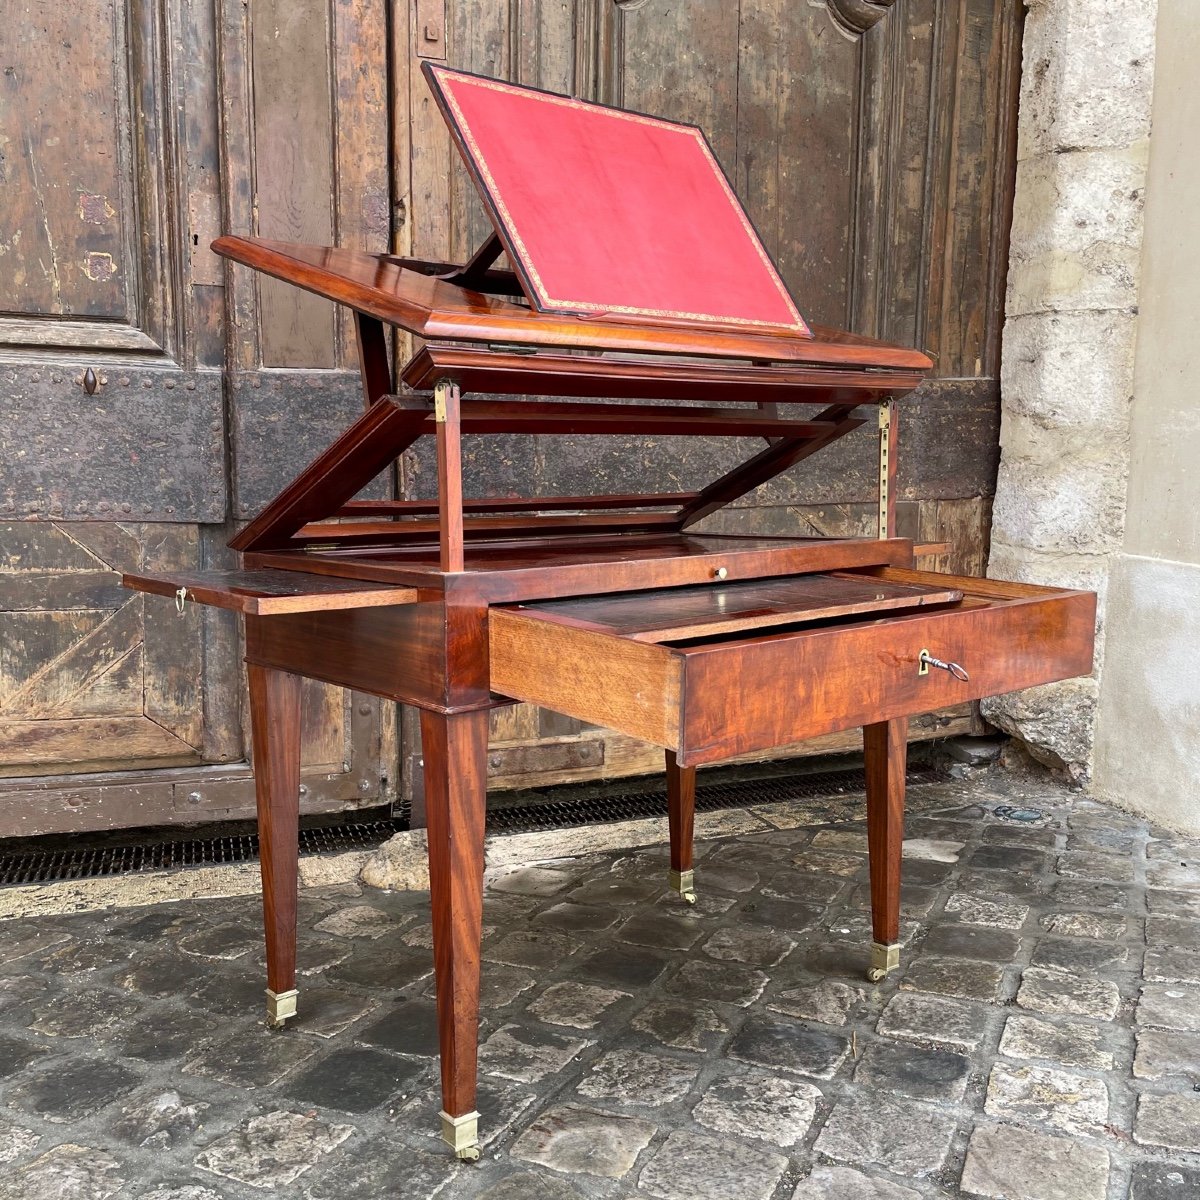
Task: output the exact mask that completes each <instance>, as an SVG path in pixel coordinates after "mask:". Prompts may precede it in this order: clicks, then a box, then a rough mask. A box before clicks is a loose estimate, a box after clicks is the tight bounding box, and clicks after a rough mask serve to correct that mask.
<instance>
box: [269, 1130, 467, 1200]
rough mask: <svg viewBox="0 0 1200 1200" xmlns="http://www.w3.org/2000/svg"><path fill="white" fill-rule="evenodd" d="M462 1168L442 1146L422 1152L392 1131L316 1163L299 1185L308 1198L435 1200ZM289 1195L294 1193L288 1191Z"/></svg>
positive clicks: (449, 1188)
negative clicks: (411, 1148)
mask: <svg viewBox="0 0 1200 1200" xmlns="http://www.w3.org/2000/svg"><path fill="white" fill-rule="evenodd" d="M460 1169H462V1170H464V1171H465V1170H469V1169H470V1168H463V1164H462V1163H460V1162H459V1161H458V1160H457V1159H455V1158H451V1157H450V1156H448V1155H447V1154H446V1153H445V1151H444V1150H440V1151H439V1152H437V1153H435V1154H422V1153H420V1152H418V1151H414V1150H410V1149H409V1148H408V1147H407V1146H404V1145H401V1144H399V1143H398V1141H397V1139H396V1137H395V1135H394V1134H392V1133H391V1132H390V1131H389V1132H388V1133H386V1134H384V1135H383V1136H382V1137H373V1138H370V1139H366V1140H362V1139H360V1140H356V1141H355V1142H354V1143H352V1146H351V1147H347V1149H346V1151H345V1152H344V1153H343V1154H339V1155H338V1156H337V1157H336V1158H335V1159H333V1160H332V1161H327V1162H325V1163H323V1164H320V1165H319V1166H318V1167H316V1168H315V1169H314V1171H313V1173H312V1175H311V1176H310V1177H309V1178H307V1179H305V1180H304V1182H303V1184H302V1185H301V1186H302V1187H303V1188H304V1192H303V1195H304V1200H382V1198H383V1197H395V1198H396V1200H401V1197H402V1198H403V1200H433V1197H434V1196H438V1195H446V1194H447V1192H450V1191H452V1190H453V1187H452V1186H447V1185H450V1184H452V1181H453V1179H454V1176H455V1174H456V1173H457V1172H458V1171H459V1170H460ZM284 1195H286V1196H288V1198H289V1200H291V1197H292V1196H293V1195H295V1193H287V1192H285V1193H284Z"/></svg>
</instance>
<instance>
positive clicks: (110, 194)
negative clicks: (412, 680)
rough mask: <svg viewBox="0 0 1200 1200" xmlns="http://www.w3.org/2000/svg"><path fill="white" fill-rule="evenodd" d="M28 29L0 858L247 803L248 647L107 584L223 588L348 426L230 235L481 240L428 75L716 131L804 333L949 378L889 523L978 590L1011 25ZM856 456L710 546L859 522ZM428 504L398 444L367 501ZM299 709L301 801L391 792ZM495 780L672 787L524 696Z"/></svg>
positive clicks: (659, 455) (906, 465) (911, 0)
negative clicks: (916, 348)
mask: <svg viewBox="0 0 1200 1200" xmlns="http://www.w3.org/2000/svg"><path fill="white" fill-rule="evenodd" d="M19 9H20V12H19V14H18V16H17V19H16V23H17V24H19V25H20V28H21V30H22V33H21V36H19V37H13V36H8V37H5V38H3V39H0V199H2V200H3V204H2V205H0V462H2V464H3V474H2V477H0V836H3V835H6V834H13V833H36V832H46V831H51V830H64V829H81V828H95V827H111V826H114V825H118V826H120V825H125V826H131V825H154V824H162V823H166V822H173V821H175V822H178V821H196V820H204V819H215V818H221V817H226V816H231V815H246V814H248V813H249V812H250V811H251V803H252V791H251V786H250V776H249V769H248V766H247V764H246V761H245V759H246V754H247V749H248V742H249V739H248V738H247V737H246V734H245V730H244V718H243V712H244V706H243V704H242V703H241V699H240V697H241V687H240V684H239V681H240V672H241V667H240V659H241V653H240V646H239V642H238V635H237V630H236V625H235V623H234V622H233V621H232V620H231V619H229V618H228V617H227V616H226V615H225V614H221V613H217V612H213V611H208V610H206V611H205V612H203V613H201V612H199V611H196V610H192V609H189V610H188V612H187V613H186V615H184V616H182V617H180V616H177V615H176V614H175V613H174V611H173V610H172V609H171V607H170V606H169V605H168V604H165V603H161V602H157V601H154V600H151V599H143V598H142V597H141V596H130V595H129V594H127V593H125V592H123V591H122V590H121V589H120V588H119V587H118V586H117V585H116V575H117V572H118V571H120V570H121V569H122V568H126V567H130V566H136V565H146V566H149V565H151V564H153V565H156V566H162V567H169V566H172V565H179V566H184V565H209V564H211V565H220V564H222V563H223V562H224V561H225V559H226V557H227V552H226V551H225V549H224V547H225V543H226V540H227V539H228V537H229V535H230V533H231V531H232V529H233V528H234V527H235V526H236V524H237V523H238V522H239V521H243V520H245V519H247V518H248V517H250V516H252V515H253V514H254V513H255V512H256V511H257V510H258V509H259V508H260V507H261V505H262V504H263V503H265V501H266V500H267V499H269V498H270V497H271V496H272V495H273V494H274V493H275V492H276V491H277V490H278V489H279V488H280V487H281V486H282V485H283V483H284V482H285V481H286V480H287V479H288V478H289V477H290V476H291V475H292V474H294V472H295V471H296V470H297V469H298V468H299V467H300V466H301V465H303V463H304V462H306V461H307V460H308V459H309V458H310V457H311V456H312V454H313V453H314V452H315V451H316V450H317V449H318V448H320V447H321V446H322V445H324V444H325V443H327V442H328V441H329V440H330V439H331V438H332V436H333V434H334V433H335V432H337V431H338V430H340V429H341V428H343V427H344V426H345V425H346V424H347V423H348V421H349V419H350V417H351V415H352V414H353V412H354V411H355V410H356V409H357V407H358V405H359V403H360V401H359V393H358V385H357V382H356V379H355V376H354V369H355V362H354V347H353V339H352V336H351V329H350V328H349V326H348V325H347V323H346V322H345V320H344V318H343V317H341V316H339V315H338V314H337V313H336V312H335V311H334V309H333V308H332V307H331V306H330V305H328V304H327V303H325V302H322V301H320V300H317V299H315V298H312V297H308V296H305V295H302V294H300V293H297V292H295V291H291V290H289V289H286V288H284V287H282V286H276V285H274V284H272V283H271V282H269V281H266V280H261V279H255V278H254V277H253V276H252V275H251V274H250V273H249V272H247V271H243V270H240V269H236V270H229V269H228V268H227V267H226V266H225V264H223V263H221V262H220V261H218V260H217V259H216V258H215V257H214V256H213V255H212V254H211V252H210V251H209V250H208V243H209V241H210V240H211V238H212V237H213V236H214V235H215V234H216V233H217V232H219V231H221V230H228V231H231V232H234V233H256V234H260V235H263V236H267V237H278V238H284V239H294V240H304V241H313V242H338V243H341V244H343V245H348V246H359V247H362V248H364V249H369V250H381V249H385V248H386V247H387V246H388V245H389V243H390V244H391V246H392V247H393V249H394V250H396V251H397V252H400V253H405V252H412V253H416V254H419V255H423V256H429V257H441V256H450V257H459V258H461V257H462V256H463V255H465V254H466V253H468V252H469V251H470V250H471V249H473V248H474V247H475V246H476V245H477V244H478V242H479V241H480V240H481V238H482V236H483V234H484V232H485V224H484V217H483V214H482V211H481V209H480V208H479V206H478V204H477V202H476V200H475V198H474V193H473V191H472V189H471V188H470V186H469V184H468V182H467V179H466V176H465V174H464V173H463V171H462V170H461V168H460V166H459V164H458V162H457V160H456V157H455V155H454V154H453V152H452V148H451V146H450V143H449V139H448V137H447V135H446V132H445V129H444V126H443V124H442V121H441V118H440V117H439V116H438V114H437V112H436V110H435V108H434V105H433V103H432V101H431V100H430V98H429V96H428V94H427V92H426V89H425V84H424V82H423V80H422V78H421V76H420V73H419V70H418V67H419V63H420V59H421V57H422V56H434V57H440V58H445V59H446V61H448V62H450V63H451V64H453V65H457V66H462V67H467V68H469V69H473V70H478V71H483V72H485V73H489V74H495V75H500V76H504V77H507V78H510V79H515V80H519V81H522V82H527V83H533V84H537V85H540V86H543V87H547V88H550V89H553V90H557V91H563V92H573V93H575V94H576V95H579V96H583V97H588V98H592V99H599V100H603V101H607V102H611V103H617V104H622V105H626V106H629V107H632V108H640V109H643V110H645V111H649V112H654V113H660V114H664V115H668V116H674V117H678V118H682V119H685V120H692V121H696V122H698V123H699V124H700V125H702V126H703V127H704V128H705V129H706V130H707V131H708V134H709V136H710V138H711V139H712V142H713V145H714V147H715V148H716V151H717V154H718V155H719V157H720V158H721V160H722V162H723V163H724V165H725V167H726V170H727V171H728V173H729V175H730V177H731V178H732V179H733V181H734V184H735V186H736V188H737V190H738V192H739V193H740V194H741V195H742V196H743V198H744V199H745V201H746V203H747V205H748V207H749V210H750V212H751V214H752V216H753V218H754V220H755V221H756V223H757V224H758V226H759V228H760V229H761V230H762V232H763V234H764V237H765V238H766V241H767V243H768V245H769V246H770V248H771V249H772V251H773V252H774V253H775V255H776V256H777V258H778V259H779V262H780V265H781V266H782V268H783V271H784V274H785V276H786V277H787V279H788V281H789V283H790V285H791V287H792V289H793V291H794V293H795V295H796V298H797V300H798V302H799V304H800V308H801V311H802V312H804V314H805V315H806V316H807V317H809V318H810V319H813V320H816V321H823V322H828V323H831V324H840V325H846V326H849V327H850V328H853V329H857V330H860V331H862V332H866V333H876V334H879V335H880V336H884V337H888V338H892V339H894V340H897V341H901V342H906V343H912V344H915V345H920V346H923V347H925V348H927V349H928V350H930V351H932V352H933V353H934V354H936V355H937V360H938V365H939V373H940V376H941V378H940V379H938V380H937V381H935V382H933V383H931V384H930V385H929V386H928V387H926V388H925V389H923V390H922V393H921V395H920V397H919V398H918V399H917V400H916V401H914V402H913V403H912V404H909V405H907V406H906V409H905V423H904V426H903V432H902V437H901V446H902V449H903V454H902V463H903V468H902V474H901V481H900V482H901V487H902V496H903V499H902V502H901V505H900V516H901V522H902V531H903V532H910V533H912V534H914V535H919V536H920V537H922V538H930V539H937V538H941V537H949V538H952V539H953V540H954V541H955V542H956V545H957V550H956V554H955V556H954V558H953V561H952V563H951V565H954V566H961V567H966V568H975V569H977V568H980V567H981V566H982V564H983V561H984V553H985V549H986V546H985V543H986V531H987V521H988V503H989V500H988V497H989V496H990V494H991V488H992V480H993V476H994V470H995V459H996V453H997V421H998V418H997V412H998V403H997V383H996V373H997V363H998V356H997V343H998V327H999V313H1000V297H1001V294H1002V285H1003V268H1004V246H1005V232H1006V229H1007V223H1008V222H1007V197H1008V195H1009V189H1010V182H1011V173H1012V157H1013V146H1012V133H1011V130H1012V124H1013V123H1012V120H1011V118H1012V115H1013V109H1014V105H1015V96H1016V86H1015V85H1016V78H1017V71H1018V70H1019V35H1020V5H1019V3H1018V0H895V3H891V2H890V0H808V2H806V3H798V2H796V0H686V2H681V0H625V2H621V0H555V2H554V3H551V2H550V0H391V3H390V4H387V3H384V2H383V0H251V2H250V3H246V2H245V0H80V2H79V3H77V4H73V5H63V4H52V3H50V2H49V0H23V2H22V3H21V4H20V5H19ZM14 27H15V26H14ZM402 349H403V348H402ZM868 443H869V435H868V434H865V433H864V434H863V435H862V437H861V438H860V439H859V440H858V441H857V442H855V441H853V440H852V439H846V443H845V444H844V446H840V447H839V448H838V449H836V450H833V451H830V452H827V456H821V457H818V458H816V459H813V460H812V461H811V462H810V463H809V464H806V465H805V468H801V469H798V470H797V471H795V472H792V473H791V474H790V475H789V476H788V477H787V478H786V479H783V480H780V481H777V482H775V483H772V484H771V485H769V487H767V488H765V489H763V491H762V492H761V493H760V494H758V495H757V496H755V497H752V498H751V502H750V503H747V504H746V505H745V506H744V507H741V508H739V509H738V510H737V511H736V512H734V513H732V514H726V515H725V516H723V517H722V518H721V519H722V521H723V522H725V525H726V527H730V526H731V525H736V526H737V527H740V528H748V529H749V528H757V529H765V530H781V529H788V530H794V529H796V528H798V527H800V528H813V529H817V530H821V531H826V532H830V533H841V532H844V531H851V530H856V529H863V530H866V531H870V529H871V521H872V514H873V511H874V509H873V501H872V488H873V476H872V470H871V460H872V456H871V453H870V447H869V444H868ZM736 452H737V451H736V449H735V448H734V447H731V446H728V445H726V444H724V443H722V442H721V441H720V440H713V441H711V442H709V443H707V444H703V445H700V446H693V445H691V444H690V443H689V444H688V445H687V446H686V447H685V446H683V445H680V444H675V443H671V442H669V441H668V440H665V439H658V440H654V439H630V440H627V441H624V442H621V443H618V444H615V445H614V444H610V443H609V442H607V441H606V442H605V443H604V444H599V443H597V442H595V441H591V442H589V441H587V440H585V439H577V440H570V439H527V440H524V441H520V440H517V439H510V440H507V441H503V442H495V441H492V442H490V443H488V444H483V445H475V446H471V445H468V449H467V454H466V459H467V466H468V470H469V474H470V486H471V487H472V488H473V490H474V491H475V492H476V493H477V494H485V493H490V494H503V493H512V492H521V491H523V490H525V489H526V488H528V487H529V486H530V484H531V481H532V485H533V486H534V487H535V488H538V489H542V490H544V491H546V492H549V491H554V490H562V489H566V490H570V489H575V490H577V491H586V490H589V489H600V488H607V487H613V488H619V487H622V486H628V487H629V488H633V489H636V488H638V487H641V486H645V485H648V484H649V483H651V482H653V484H654V485H656V486H661V487H663V488H678V489H680V490H684V489H688V488H691V487H693V486H695V485H696V484H698V483H700V482H702V481H704V480H705V479H706V478H708V477H711V476H713V475H716V474H718V473H719V471H720V470H721V469H722V468H723V467H724V465H725V464H726V463H727V462H728V460H729V458H730V456H731V455H733V454H735V453H736ZM429 481H430V469H429V462H428V459H427V458H424V457H422V456H421V455H420V454H411V455H407V456H406V457H405V459H404V461H403V462H402V463H401V464H400V468H399V471H398V474H397V477H396V478H395V479H393V480H384V481H381V483H380V485H379V486H380V487H381V488H383V489H391V488H395V489H399V490H400V492H401V493H402V494H406V495H412V496H419V495H422V494H428V488H429ZM306 695H307V704H306V739H305V746H306V750H305V756H306V768H305V788H306V794H305V797H304V804H305V806H306V807H307V808H309V809H310V810H311V809H314V808H336V807H345V806H352V805H358V804H364V803H378V802H379V800H380V799H381V798H386V797H388V796H390V795H391V793H392V791H393V790H394V788H395V787H396V779H397V774H399V775H400V776H401V777H402V778H403V779H405V780H411V779H415V778H417V773H416V772H415V771H413V770H411V769H406V768H411V767H412V766H413V765H414V764H415V760H416V757H417V755H418V754H419V750H418V748H417V746H416V742H415V739H413V738H411V737H408V738H405V739H404V741H403V747H404V750H403V754H401V752H400V751H399V750H398V749H397V748H396V743H395V740H394V738H393V737H392V736H391V732H392V729H393V717H392V714H391V713H389V712H386V711H383V710H382V709H381V706H380V705H379V704H378V703H377V702H375V701H373V700H371V699H369V698H367V697H357V696H349V695H346V694H344V693H342V692H339V691H336V690H334V689H328V688H323V687H318V686H316V685H313V686H311V687H310V688H309V689H308V692H307V694H306ZM969 720H970V718H969V717H968V716H963V715H960V716H957V717H955V716H950V717H945V716H943V717H939V718H934V719H933V720H932V723H931V724H930V725H929V729H928V730H927V731H937V730H944V729H952V728H960V727H962V725H963V723H964V722H969ZM837 744H840V743H839V742H838V740H837V739H834V740H833V741H827V742H826V743H825V745H827V746H829V745H837ZM490 762H491V767H490V770H491V772H492V779H493V783H494V784H495V785H496V786H511V785H519V784H539V783H545V782H548V781H552V780H559V779H570V778H588V777H595V776H599V775H620V774H628V773H634V772H638V771H654V770H658V769H659V768H660V765H661V764H660V760H659V756H658V754H657V752H655V751H651V750H648V749H647V748H646V747H643V746H640V745H638V744H636V743H633V742H631V741H630V740H628V739H623V738H619V737H614V736H611V735H608V734H605V733H604V732H603V731H599V730H593V729H586V728H583V727H581V726H579V725H578V723H575V722H570V721H565V720H564V719H563V718H561V717H558V716H556V715H554V714H550V713H546V712H539V711H537V710H535V709H531V708H528V707H525V706H521V707H517V708H515V709H509V710H505V711H503V712H502V713H500V714H498V715H497V717H496V718H495V722H494V728H493V747H492V753H491V759H490ZM398 767H399V770H398Z"/></svg>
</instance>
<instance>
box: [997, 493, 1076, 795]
mask: <svg viewBox="0 0 1200 1200" xmlns="http://www.w3.org/2000/svg"><path fill="white" fill-rule="evenodd" d="M1026 502H1027V503H1029V504H1031V505H1034V504H1036V503H1037V501H1036V499H1033V500H1029V501H1026ZM1013 503H1014V504H1019V503H1022V502H1021V501H1019V500H1017V498H1016V493H1015V492H1014V497H1013ZM1077 515H1078V516H1079V517H1080V518H1082V517H1083V515H1084V514H1083V513H1082V511H1080V512H1079V513H1078V514H1077ZM1076 529H1077V532H1078V533H1079V535H1080V536H1082V537H1087V536H1089V535H1088V533H1087V530H1086V528H1085V526H1084V525H1083V524H1077V525H1076ZM991 570H992V571H994V572H995V573H996V574H1000V573H1001V569H1000V568H996V567H992V568H991ZM1005 577H1006V578H1007V577H1008V576H1007V575H1006V576H1005ZM1098 698H1099V692H1098V689H1097V685H1096V681H1095V680H1094V679H1092V678H1090V677H1088V678H1084V679H1063V680H1060V681H1059V682H1057V683H1044V684H1041V685H1040V686H1038V687H1032V688H1026V689H1025V690H1024V691H1020V692H1008V693H1007V694H1005V695H1003V696H992V697H989V698H987V699H984V700H981V701H980V710H981V712H982V713H983V715H984V717H985V718H986V719H987V720H988V721H990V722H991V723H992V724H993V725H995V726H996V727H997V728H998V729H1002V730H1003V731H1004V732H1005V733H1007V734H1010V735H1011V736H1013V737H1016V738H1020V739H1021V741H1022V742H1024V743H1025V744H1026V746H1027V748H1028V749H1029V752H1030V753H1031V754H1032V755H1033V756H1034V757H1035V758H1037V759H1038V761H1039V762H1042V763H1044V764H1046V765H1047V766H1050V767H1056V768H1066V769H1067V771H1068V773H1069V774H1075V775H1079V774H1080V772H1083V773H1086V771H1087V769H1088V764H1089V763H1090V762H1091V756H1092V732H1093V729H1094V727H1095V723H1096V706H1097V702H1098Z"/></svg>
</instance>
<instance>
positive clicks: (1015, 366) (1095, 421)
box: [1000, 309, 1137, 578]
mask: <svg viewBox="0 0 1200 1200" xmlns="http://www.w3.org/2000/svg"><path fill="white" fill-rule="evenodd" d="M1136 334H1137V317H1136V316H1135V315H1134V314H1133V313H1130V312H1119V311H1114V310H1112V309H1100V310H1097V311H1080V312H1037V313H1027V314H1025V315H1024V316H1010V317H1009V318H1008V319H1007V320H1006V321H1005V323H1004V354H1003V360H1002V364H1001V368H1000V387H1001V392H1002V394H1003V396H1004V409H1005V413H1006V414H1007V413H1011V414H1012V415H1013V416H1016V417H1020V418H1021V419H1022V420H1024V421H1027V422H1029V424H1030V425H1031V426H1035V427H1037V428H1039V429H1041V430H1043V431H1045V432H1046V433H1047V435H1049V436H1051V437H1064V436H1066V437H1070V436H1071V435H1072V434H1073V433H1076V432H1079V433H1082V434H1083V435H1084V436H1086V437H1088V438H1093V437H1097V436H1098V437H1111V438H1116V439H1124V438H1125V437H1127V436H1128V431H1129V414H1130V405H1131V403H1132V400H1133V352H1134V343H1135V339H1136ZM1006 578H1007V577H1006Z"/></svg>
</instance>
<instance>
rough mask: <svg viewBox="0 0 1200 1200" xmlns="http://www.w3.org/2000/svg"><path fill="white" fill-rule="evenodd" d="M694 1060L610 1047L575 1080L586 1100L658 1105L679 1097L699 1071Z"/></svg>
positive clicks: (690, 1085)
mask: <svg viewBox="0 0 1200 1200" xmlns="http://www.w3.org/2000/svg"><path fill="white" fill-rule="evenodd" d="M699 1070H700V1068H699V1066H698V1065H697V1064H696V1063H692V1062H684V1061H682V1060H681V1059H678V1058H667V1057H666V1056H665V1055H662V1054H647V1053H646V1052H645V1051H643V1050H627V1049H619V1050H610V1051H609V1052H608V1053H607V1054H603V1055H601V1056H600V1058H598V1059H597V1060H596V1061H595V1062H594V1063H592V1067H591V1071H590V1073H589V1074H587V1075H585V1076H584V1077H583V1079H582V1080H581V1081H580V1083H579V1094H580V1095H581V1096H586V1097H587V1098H588V1099H589V1100H620V1101H632V1102H634V1103H636V1104H646V1105H650V1106H651V1107H658V1106H659V1105H662V1104H670V1103H671V1102H672V1101H675V1100H681V1099H682V1098H683V1097H684V1096H686V1095H687V1094H688V1092H689V1091H690V1090H691V1088H692V1085H693V1084H694V1083H695V1082H696V1076H697V1074H698V1073H699Z"/></svg>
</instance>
